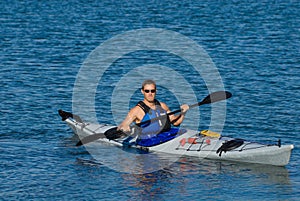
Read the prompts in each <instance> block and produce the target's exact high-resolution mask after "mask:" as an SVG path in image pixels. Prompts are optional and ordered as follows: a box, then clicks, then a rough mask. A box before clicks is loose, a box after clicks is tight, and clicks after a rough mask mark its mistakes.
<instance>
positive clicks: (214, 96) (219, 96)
mask: <svg viewBox="0 0 300 201" xmlns="http://www.w3.org/2000/svg"><path fill="white" fill-rule="evenodd" d="M231 96H232V94H231V93H230V92H228V91H216V92H213V93H211V94H209V95H208V96H206V97H205V98H204V99H203V100H202V101H201V102H198V103H195V104H192V105H189V108H190V109H191V108H194V107H197V106H200V105H204V104H210V103H215V102H218V101H221V100H226V99H228V98H230V97H231ZM181 111H182V110H181V109H178V110H175V111H173V112H169V113H167V114H166V115H173V114H176V113H179V112H181ZM163 117H164V116H160V117H155V118H153V119H149V120H147V121H143V122H141V123H138V124H137V125H138V126H140V125H143V124H146V123H149V122H151V121H153V120H158V119H161V118H163Z"/></svg>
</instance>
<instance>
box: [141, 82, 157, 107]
mask: <svg viewBox="0 0 300 201" xmlns="http://www.w3.org/2000/svg"><path fill="white" fill-rule="evenodd" d="M141 91H142V94H143V95H144V100H145V101H148V102H150V103H152V102H154V99H155V95H156V86H155V85H154V84H146V85H145V86H144V87H143V89H142V90H141Z"/></svg>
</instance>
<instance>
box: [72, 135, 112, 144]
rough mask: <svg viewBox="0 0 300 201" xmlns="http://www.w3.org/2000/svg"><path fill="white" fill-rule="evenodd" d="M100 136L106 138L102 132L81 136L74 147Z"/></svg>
mask: <svg viewBox="0 0 300 201" xmlns="http://www.w3.org/2000/svg"><path fill="white" fill-rule="evenodd" d="M100 138H106V137H105V135H104V133H96V134H93V135H89V136H87V137H84V138H82V139H81V140H80V141H79V142H77V144H76V147H79V146H81V145H84V144H87V143H90V142H93V141H96V140H98V139H100Z"/></svg>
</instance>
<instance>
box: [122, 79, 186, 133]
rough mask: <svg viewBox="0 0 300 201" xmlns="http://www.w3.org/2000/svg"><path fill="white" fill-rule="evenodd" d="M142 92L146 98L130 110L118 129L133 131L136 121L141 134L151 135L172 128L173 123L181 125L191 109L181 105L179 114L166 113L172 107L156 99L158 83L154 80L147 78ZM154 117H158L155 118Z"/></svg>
mask: <svg viewBox="0 0 300 201" xmlns="http://www.w3.org/2000/svg"><path fill="white" fill-rule="evenodd" d="M141 92H142V94H143V95H144V100H143V101H140V102H139V103H138V104H137V105H136V106H135V107H133V108H132V109H131V110H130V111H129V112H128V114H127V116H126V118H125V119H124V121H123V122H122V123H121V124H120V125H119V126H118V130H121V131H123V132H131V129H130V124H131V123H132V122H135V124H136V125H137V126H138V128H139V130H140V131H139V132H140V133H139V134H140V135H146V136H148V137H151V136H152V135H156V134H158V133H161V132H164V131H168V130H170V128H171V124H173V125H174V126H179V125H180V124H181V123H182V121H183V120H184V117H185V113H186V112H187V111H188V110H189V106H188V105H187V104H184V105H181V107H180V108H181V110H182V112H181V113H180V114H179V115H166V114H167V113H169V112H170V109H169V107H168V106H167V105H166V104H165V103H162V102H159V101H158V100H156V99H155V96H156V83H155V82H154V81H153V80H145V81H144V82H143V83H142V89H141ZM154 118H156V119H155V120H153V119H154ZM145 122H146V123H145Z"/></svg>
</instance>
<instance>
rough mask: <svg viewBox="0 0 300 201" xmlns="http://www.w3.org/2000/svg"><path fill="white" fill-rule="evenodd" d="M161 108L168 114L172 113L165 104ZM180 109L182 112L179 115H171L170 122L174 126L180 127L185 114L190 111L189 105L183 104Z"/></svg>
mask: <svg viewBox="0 0 300 201" xmlns="http://www.w3.org/2000/svg"><path fill="white" fill-rule="evenodd" d="M161 106H162V108H163V109H164V110H166V111H167V113H169V112H171V111H170V109H169V107H168V106H167V105H166V104H165V103H161ZM180 108H181V110H182V111H181V113H180V114H179V115H170V116H169V118H170V121H171V123H172V124H173V125H174V126H179V125H180V124H181V123H182V122H183V120H184V117H185V113H186V112H187V111H188V110H189V105H187V104H183V105H181V106H180Z"/></svg>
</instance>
